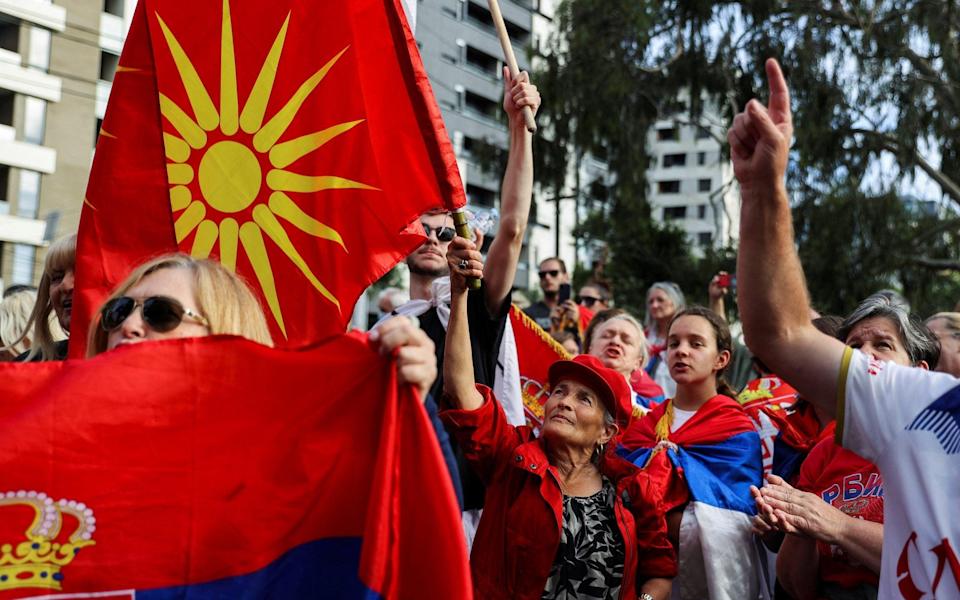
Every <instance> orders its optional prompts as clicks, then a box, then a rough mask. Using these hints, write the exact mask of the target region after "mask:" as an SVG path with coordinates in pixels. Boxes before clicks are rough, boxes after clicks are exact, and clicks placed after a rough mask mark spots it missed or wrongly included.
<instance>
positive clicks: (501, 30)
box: [487, 0, 537, 133]
mask: <svg viewBox="0 0 960 600" xmlns="http://www.w3.org/2000/svg"><path fill="white" fill-rule="evenodd" d="M487 4H488V5H489V6H490V14H491V15H492V16H493V26H494V27H496V28H497V37H499V38H500V46H501V47H502V48H503V55H504V57H505V58H506V59H507V67H509V69H510V76H511V77H516V76H517V75H519V74H520V67H519V66H517V57H516V56H515V55H514V53H513V44H511V43H510V34H508V33H507V24H506V23H504V22H503V15H502V14H501V13H500V3H499V2H498V0H487ZM523 121H524V123H525V124H526V126H527V131H529V132H530V133H536V132H537V122H536V121H535V120H534V119H533V111H532V110H530V107H529V106H524V107H523Z"/></svg>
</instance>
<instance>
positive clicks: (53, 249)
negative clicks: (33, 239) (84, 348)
mask: <svg viewBox="0 0 960 600" xmlns="http://www.w3.org/2000/svg"><path fill="white" fill-rule="evenodd" d="M76 259H77V234H75V233H74V234H71V235H68V236H67V237H64V238H60V239H59V240H57V241H56V242H54V243H53V244H51V245H50V247H49V248H48V249H47V256H46V258H45V259H44V261H43V275H42V276H41V277H40V284H39V285H38V286H37V301H36V303H35V304H34V305H33V312H31V313H30V318H29V319H28V320H27V326H26V328H25V329H24V331H23V334H22V335H21V336H20V339H18V340H17V341H15V342H13V344H17V343H19V342H21V341H23V340H24V339H25V338H27V337H29V338H30V342H31V343H30V354H28V355H27V358H26V360H27V361H31V360H35V359H36V358H37V357H38V356H39V360H56V359H57V349H56V343H57V342H58V341H60V340H62V339H63V338H64V337H65V336H66V335H69V332H65V331H63V329H61V328H60V322H59V321H58V320H57V319H51V318H50V314H51V313H52V312H53V304H52V303H51V302H50V286H51V285H52V282H53V274H54V273H65V272H67V271H73V267H74V264H75V263H76ZM31 329H32V331H33V334H32V335H28V334H29V332H30V331H31Z"/></svg>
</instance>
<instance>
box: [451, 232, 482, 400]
mask: <svg viewBox="0 0 960 600" xmlns="http://www.w3.org/2000/svg"><path fill="white" fill-rule="evenodd" d="M447 263H448V264H449V266H450V321H449V322H448V323H447V340H446V344H445V346H444V349H443V393H444V395H446V396H448V397H449V398H450V401H451V403H452V404H453V406H455V407H457V408H461V409H464V410H476V409H478V408H480V406H482V405H483V396H481V395H480V392H478V391H477V387H476V382H475V379H474V374H473V350H472V348H471V346H470V324H469V322H468V321H467V285H466V278H467V277H483V257H482V256H481V254H480V251H479V250H477V247H476V245H474V243H473V242H471V241H470V240H467V239H464V238H462V237H460V236H457V237H455V238H453V241H452V242H450V247H449V248H448V249H447ZM461 265H464V266H461Z"/></svg>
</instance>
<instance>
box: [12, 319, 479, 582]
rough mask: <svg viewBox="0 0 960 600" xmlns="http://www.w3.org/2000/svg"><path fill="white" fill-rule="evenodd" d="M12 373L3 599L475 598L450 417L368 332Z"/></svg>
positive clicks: (211, 345) (177, 343) (179, 349)
mask: <svg viewBox="0 0 960 600" xmlns="http://www.w3.org/2000/svg"><path fill="white" fill-rule="evenodd" d="M2 377H3V382H4V385H3V392H4V397H3V402H2V403H0V423H2V430H0V598H7V597H11V598H14V597H22V596H32V595H44V594H54V595H56V594H72V595H70V596H69V597H71V598H79V597H88V596H87V595H88V594H94V593H106V592H115V594H113V593H111V594H101V596H100V597H133V595H134V592H135V595H136V597H137V598H169V597H195V595H196V596H197V597H200V596H203V597H212V596H216V597H223V598H238V597H270V598H306V597H324V598H378V597H384V598H424V597H437V598H468V597H470V594H471V591H470V583H469V575H468V567H467V557H466V550H465V542H464V539H463V533H462V530H461V527H460V521H459V511H458V509H457V505H456V500H455V498H454V495H453V490H452V488H451V486H450V484H449V479H448V478H447V477H446V476H445V475H444V469H445V468H444V465H443V459H442V457H441V455H440V451H439V448H438V446H437V443H436V438H435V435H434V432H433V430H432V428H431V425H430V423H429V421H428V420H427V417H426V415H425V413H424V411H423V410H422V408H421V406H420V404H419V402H418V401H417V400H416V398H415V395H414V393H413V392H412V390H410V389H407V388H401V389H400V390H399V392H398V391H397V383H396V376H395V370H394V369H393V368H392V363H390V362H389V361H387V360H386V359H383V358H381V357H380V356H379V355H378V354H377V353H376V352H374V351H373V350H371V349H370V348H369V346H368V345H367V343H366V340H365V339H364V338H363V337H361V336H359V335H349V336H347V335H344V336H340V337H338V338H337V339H335V340H333V341H331V342H328V343H326V344H324V345H321V346H319V347H316V348H312V349H308V350H303V351H298V352H288V351H282V350H274V349H270V348H266V347H263V346H259V345H256V344H254V343H251V342H248V341H246V340H241V339H239V338H232V337H213V338H196V339H188V340H173V341H166V342H157V343H152V344H145V345H138V346H132V347H124V348H120V349H117V350H114V351H112V352H109V353H106V354H103V355H100V356H98V357H96V358H93V359H90V360H86V361H67V362H60V363H53V362H49V363H37V364H16V365H14V364H9V363H8V364H5V365H3V367H2ZM161 382H162V384H161ZM54 597H56V596H54Z"/></svg>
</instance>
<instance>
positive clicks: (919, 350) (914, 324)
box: [837, 292, 940, 369]
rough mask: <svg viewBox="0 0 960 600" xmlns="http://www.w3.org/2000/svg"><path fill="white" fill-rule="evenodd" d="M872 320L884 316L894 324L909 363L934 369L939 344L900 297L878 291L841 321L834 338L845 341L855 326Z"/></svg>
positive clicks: (938, 356) (938, 354)
mask: <svg viewBox="0 0 960 600" xmlns="http://www.w3.org/2000/svg"><path fill="white" fill-rule="evenodd" d="M874 317H884V318H886V319H889V320H890V322H891V323H893V324H894V326H895V327H896V328H897V333H899V334H900V341H901V343H903V346H904V349H906V351H907V355H908V356H909V357H910V364H912V365H917V364H919V363H920V361H925V362H926V363H927V365H929V367H930V368H931V369H934V368H936V366H937V363H938V362H939V361H940V342H939V341H937V338H936V337H935V336H934V335H933V333H932V332H931V331H930V330H929V329H927V326H926V325H924V324H923V322H922V321H921V320H920V318H919V317H917V316H916V315H913V314H911V313H910V309H909V305H908V304H907V303H906V302H905V301H904V300H903V299H902V297H898V295H893V294H890V293H889V292H877V293H876V294H873V295H872V296H870V297H869V298H867V299H866V300H864V301H863V302H861V303H860V306H858V307H857V308H855V309H854V311H853V312H852V313H850V316H848V317H847V318H846V319H844V320H843V324H842V325H841V326H840V329H839V330H838V331H837V337H838V338H840V340H841V341H843V342H846V340H847V336H849V335H850V331H851V330H853V328H854V326H856V324H857V323H859V322H860V321H863V320H864V319H871V318H874Z"/></svg>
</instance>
